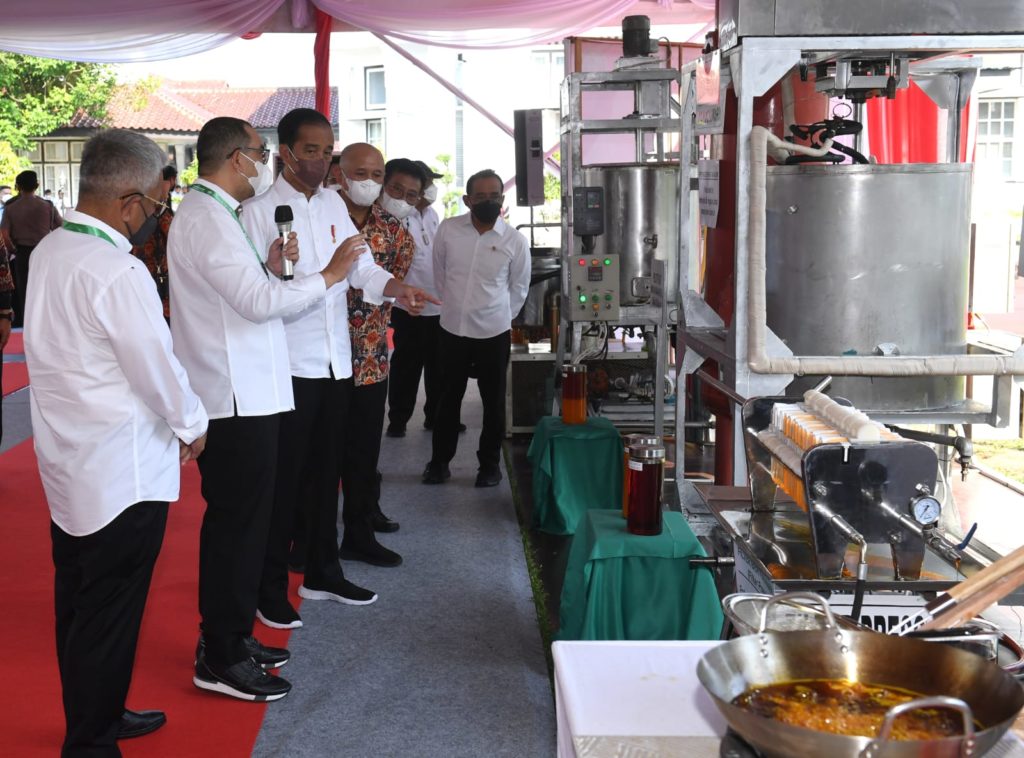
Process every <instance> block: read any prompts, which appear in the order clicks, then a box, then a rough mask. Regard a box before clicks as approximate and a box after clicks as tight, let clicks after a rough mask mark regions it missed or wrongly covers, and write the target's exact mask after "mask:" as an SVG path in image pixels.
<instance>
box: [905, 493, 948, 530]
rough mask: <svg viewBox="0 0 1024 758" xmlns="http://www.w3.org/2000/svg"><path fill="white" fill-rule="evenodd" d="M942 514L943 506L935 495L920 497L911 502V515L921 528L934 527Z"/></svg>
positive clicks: (912, 499)
mask: <svg viewBox="0 0 1024 758" xmlns="http://www.w3.org/2000/svg"><path fill="white" fill-rule="evenodd" d="M941 513H942V504H941V503H940V502H939V501H938V499H937V498H936V497H935V496H934V495H918V496H917V497H915V498H911V500H910V515H911V516H913V517H914V521H916V522H917V523H919V524H920V525H921V526H934V525H935V524H936V523H937V522H938V520H939V516H940V515H941Z"/></svg>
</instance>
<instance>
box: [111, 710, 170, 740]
mask: <svg viewBox="0 0 1024 758" xmlns="http://www.w3.org/2000/svg"><path fill="white" fill-rule="evenodd" d="M166 723H167V716H166V715H165V714H164V712H163V711H129V710H128V709H127V708H125V711H124V713H122V714H121V723H120V724H118V725H117V738H118V739H119V740H128V739H131V738H132V737H141V736H142V735H144V734H149V733H150V732H155V731H156V730H157V729H159V728H160V727H162V726H163V725H164V724H166Z"/></svg>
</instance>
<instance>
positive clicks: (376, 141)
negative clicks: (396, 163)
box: [366, 118, 385, 153]
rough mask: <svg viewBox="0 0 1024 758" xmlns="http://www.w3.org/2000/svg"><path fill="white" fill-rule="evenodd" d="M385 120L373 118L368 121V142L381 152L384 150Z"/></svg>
mask: <svg viewBox="0 0 1024 758" xmlns="http://www.w3.org/2000/svg"><path fill="white" fill-rule="evenodd" d="M384 137H385V135H384V119H382V118H371V119H367V120H366V141H367V142H369V143H370V144H371V145H373V146H374V147H375V148H377V149H378V150H380V151H381V152H382V153H383V152H385V150H384Z"/></svg>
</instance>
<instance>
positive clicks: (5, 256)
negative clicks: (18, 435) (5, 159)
mask: <svg viewBox="0 0 1024 758" xmlns="http://www.w3.org/2000/svg"><path fill="white" fill-rule="evenodd" d="M2 190H3V187H0V191H2ZM10 253H11V249H10V245H9V244H8V242H7V239H6V238H5V237H4V235H2V234H0V385H2V384H3V379H4V350H5V349H6V348H7V341H8V340H9V339H10V338H11V326H12V322H13V320H14V310H13V308H12V307H11V301H12V299H13V297H14V277H13V276H12V275H11V260H10ZM3 438H4V409H3V403H2V402H0V442H3Z"/></svg>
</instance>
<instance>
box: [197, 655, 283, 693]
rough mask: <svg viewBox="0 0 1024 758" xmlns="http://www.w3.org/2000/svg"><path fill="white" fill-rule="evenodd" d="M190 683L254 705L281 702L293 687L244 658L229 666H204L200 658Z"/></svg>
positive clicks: (204, 662) (202, 656)
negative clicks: (254, 703) (272, 701)
mask: <svg viewBox="0 0 1024 758" xmlns="http://www.w3.org/2000/svg"><path fill="white" fill-rule="evenodd" d="M192 683H193V684H194V685H195V686H196V687H198V688H199V689H201V690H209V691H210V692H219V693H220V694H222V695H229V696H231V697H237V698H238V699H239V700H249V701H252V702H256V703H267V702H270V701H271V700H280V699H281V698H283V697H284V696H285V695H287V694H288V693H289V692H290V691H291V689H292V685H291V684H290V683H289V682H288V681H286V680H284V679H282V678H281V677H279V676H274V675H273V674H268V673H267V672H266V671H264V670H263V668H262V667H261V666H260V665H259V664H258V663H256V661H254V660H253V659H252V658H246V659H245V660H244V661H240V662H239V663H236V664H234V665H232V666H223V667H221V666H215V665H213V664H211V663H207V661H206V656H205V655H201V656H200V657H199V660H197V661H196V673H195V676H193V677H192Z"/></svg>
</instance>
